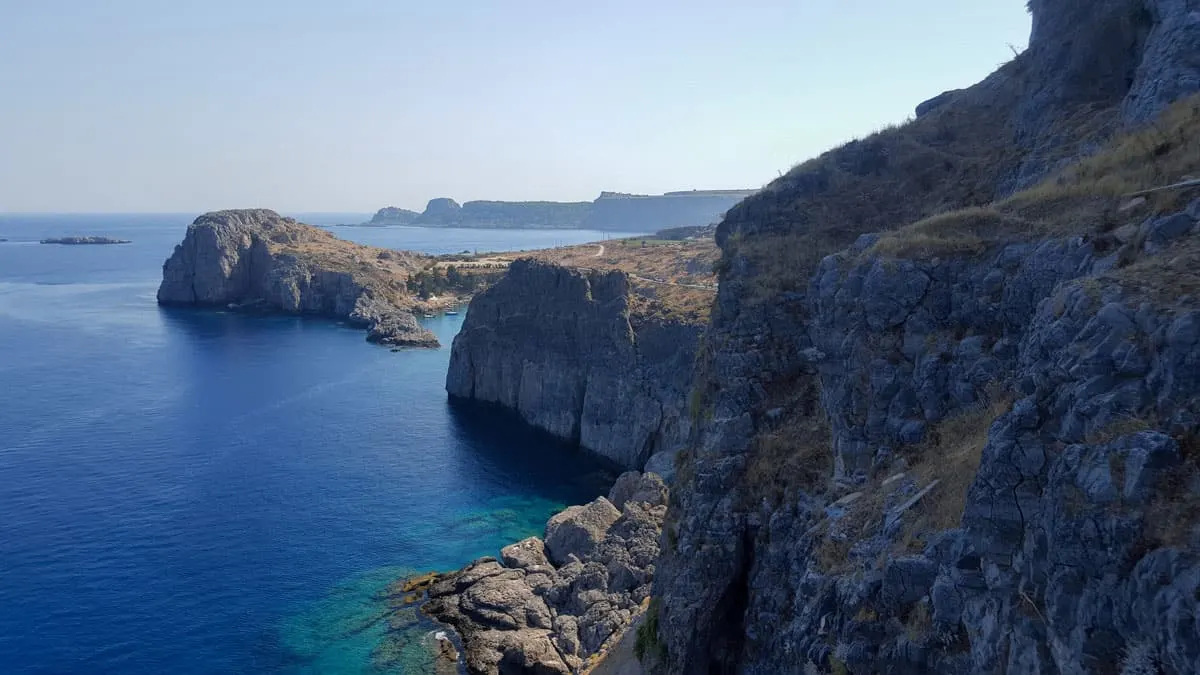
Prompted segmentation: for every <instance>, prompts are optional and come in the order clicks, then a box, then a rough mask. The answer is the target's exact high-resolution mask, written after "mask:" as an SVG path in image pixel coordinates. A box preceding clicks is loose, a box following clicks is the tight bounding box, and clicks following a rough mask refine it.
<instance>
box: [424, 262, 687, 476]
mask: <svg viewBox="0 0 1200 675" xmlns="http://www.w3.org/2000/svg"><path fill="white" fill-rule="evenodd" d="M629 293H630V290H629V281H628V279H627V277H626V276H625V274H624V273H622V272H609V273H589V272H581V271H578V270H572V269H567V268H564V267H560V266H557V265H554V264H550V263H544V262H539V261H535V260H518V261H516V262H514V263H513V264H512V266H511V267H510V268H509V271H508V274H507V275H505V277H504V278H503V279H502V280H501V281H500V282H499V283H497V284H496V285H495V286H493V287H492V288H490V289H488V290H487V291H484V292H483V293H480V294H479V295H477V296H475V298H474V299H473V300H472V301H471V305H470V311H469V312H468V313H467V318H466V320H465V321H464V323H463V327H462V330H461V331H460V332H459V334H458V336H457V337H455V338H454V346H453V350H452V352H451V355H450V368H449V371H448V372H447V375H446V391H447V392H449V394H450V395H451V396H455V397H458V398H464V399H471V400H476V401H483V402H489V403H498V404H500V405H503V406H504V407H506V408H510V409H512V410H514V411H516V412H517V413H518V414H520V416H521V417H522V418H523V419H524V420H525V421H526V422H528V423H530V424H532V425H533V426H536V427H538V428H540V429H543V430H545V431H548V432H550V433H552V434H554V435H555V436H558V437H559V438H562V439H565V440H567V441H571V442H576V443H578V444H579V445H581V446H582V447H584V448H587V449H588V450H591V451H593V452H596V453H598V454H600V455H603V456H605V457H608V458H609V459H612V460H614V461H616V462H618V463H620V464H622V465H624V466H627V467H630V468H636V469H641V468H642V467H643V466H644V465H645V463H646V461H647V460H649V459H650V458H651V457H652V456H655V455H656V454H657V455H659V456H660V457H666V458H669V457H671V456H673V455H674V453H675V452H676V451H677V450H678V449H679V448H680V447H682V445H683V444H684V442H685V441H686V439H687V434H688V431H689V430H690V428H691V423H690V416H689V413H688V409H687V408H688V406H687V395H688V390H689V388H690V385H691V377H692V364H693V360H694V358H695V353H696V345H697V344H698V342H699V336H700V327H699V326H695V325H689V324H682V323H675V322H668V321H658V320H650V319H646V320H643V319H640V318H639V317H637V316H634V315H631V313H630V307H629ZM671 464H672V463H671V462H670V461H669V460H668V461H660V462H659V463H658V464H656V465H655V466H656V468H660V470H662V469H663V468H665V467H666V466H670V465H671Z"/></svg>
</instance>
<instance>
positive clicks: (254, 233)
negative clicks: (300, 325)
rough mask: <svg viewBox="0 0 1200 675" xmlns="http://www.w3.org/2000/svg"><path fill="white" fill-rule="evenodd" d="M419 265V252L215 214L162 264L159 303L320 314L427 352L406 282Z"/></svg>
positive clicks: (429, 343) (252, 216)
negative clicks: (371, 245) (366, 244)
mask: <svg viewBox="0 0 1200 675" xmlns="http://www.w3.org/2000/svg"><path fill="white" fill-rule="evenodd" d="M421 268H422V257H421V256H418V255H415V254H409V253H404V252H399V251H390V250H386V249H377V248H373V247H369V246H362V245H359V244H354V243H352V242H348V241H343V240H341V239H338V238H337V237H335V236H333V235H332V234H330V233H328V232H326V231H324V230H322V229H319V228H316V227H313V226H311V225H305V224H303V223H299V222H296V221H295V220H293V219H291V218H285V217H283V216H280V215H279V214H277V213H275V212H274V211H269V210H266V209H253V210H239V211H217V212H214V213H206V214H204V215H202V216H200V217H199V218H197V219H196V221H195V222H193V223H192V224H191V225H190V226H189V227H188V230H187V235H186V236H185V237H184V240H183V243H181V244H179V245H178V246H176V247H175V252H174V253H173V254H172V255H171V257H170V258H169V259H168V260H167V261H166V262H165V263H164V264H163V280H162V284H161V285H160V286H159V289H158V302H159V304H161V305H192V306H214V307H227V308H230V309H237V310H243V311H276V312H283V313H288V314H311V315H318V316H327V317H330V318H336V319H343V320H346V321H349V322H350V323H352V324H354V325H358V326H362V327H364V328H367V329H368V331H369V332H368V339H370V340H372V341H374V342H380V343H384V344H391V345H402V346H416V347H436V346H437V344H438V341H437V338H436V337H434V335H433V333H430V332H429V331H428V330H426V329H424V328H422V327H421V326H420V325H419V324H418V323H417V321H416V319H414V318H413V315H412V313H411V309H412V308H413V306H414V305H415V300H414V298H412V297H411V296H410V295H409V294H408V292H407V288H406V285H405V282H406V280H408V279H409V278H410V277H411V276H413V275H414V274H415V273H417V272H418V271H419V270H420V269H421Z"/></svg>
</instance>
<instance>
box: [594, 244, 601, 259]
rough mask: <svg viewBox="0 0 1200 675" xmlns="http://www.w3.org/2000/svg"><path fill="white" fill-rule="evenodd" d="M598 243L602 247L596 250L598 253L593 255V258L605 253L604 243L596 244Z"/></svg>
mask: <svg viewBox="0 0 1200 675" xmlns="http://www.w3.org/2000/svg"><path fill="white" fill-rule="evenodd" d="M596 245H597V246H599V247H600V250H599V251H596V255H594V256H592V257H593V258H599V257H600V256H602V255H604V244H596Z"/></svg>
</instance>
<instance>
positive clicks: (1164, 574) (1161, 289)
mask: <svg viewBox="0 0 1200 675" xmlns="http://www.w3.org/2000/svg"><path fill="white" fill-rule="evenodd" d="M1030 8H1031V10H1032V11H1033V12H1034V34H1033V36H1032V39H1031V46H1030V49H1029V51H1028V52H1027V53H1025V54H1023V55H1021V56H1020V57H1018V58H1017V59H1015V60H1014V61H1013V62H1012V63H1011V64H1009V65H1007V66H1005V67H1004V68H1002V69H1001V70H1000V71H998V72H997V73H996V74H994V75H993V76H991V77H989V78H988V79H987V80H985V81H984V82H983V83H981V84H980V85H977V86H975V87H971V88H969V89H966V90H963V91H961V92H958V93H956V94H954V95H953V96H950V97H946V98H944V99H942V100H940V101H937V102H936V104H935V105H932V106H929V107H924V108H923V113H924V114H923V115H922V116H921V118H920V119H918V120H916V121H914V122H913V123H912V124H911V125H910V126H909V127H907V128H906V129H905V130H904V131H903V132H898V133H896V134H894V135H892V134H889V133H886V132H885V133H883V134H879V135H877V136H875V137H871V138H868V139H864V140H862V141H859V142H855V143H851V144H849V145H847V146H845V147H843V148H840V149H838V150H835V151H833V152H831V153H828V154H827V155H825V156H823V157H821V158H818V159H816V160H813V161H812V162H808V163H805V164H803V165H801V166H800V167H798V168H797V169H796V170H794V171H793V172H792V173H791V174H789V175H788V176H785V177H783V178H781V179H780V180H779V181H776V182H775V183H773V184H772V185H769V186H768V187H767V188H765V189H764V190H763V191H762V192H761V193H760V194H759V195H758V196H756V197H752V198H750V199H748V200H746V201H745V202H743V203H742V204H741V205H739V206H738V207H735V209H734V210H733V211H731V212H730V214H729V215H728V216H727V217H726V219H725V221H724V222H723V223H722V224H721V225H720V226H719V227H718V233H717V240H718V243H719V244H720V245H721V247H722V249H723V251H724V256H723V259H722V261H721V267H722V274H721V279H720V289H719V292H718V299H717V304H716V307H715V309H714V316H713V325H712V327H711V328H710V331H709V333H708V336H707V337H706V339H705V342H704V345H703V346H702V348H701V357H700V361H702V362H703V363H704V372H703V373H702V377H701V379H700V387H699V391H700V392H701V393H702V394H703V396H702V398H701V407H702V414H701V415H699V420H700V421H699V423H698V425H697V429H696V430H695V433H694V436H693V442H692V443H690V447H689V448H688V452H687V453H686V461H685V462H684V463H683V464H682V466H681V468H680V476H681V479H680V480H679V481H677V482H676V483H675V484H674V485H673V490H672V505H671V510H670V513H669V516H668V520H667V522H666V524H665V525H664V527H665V528H666V529H667V530H668V531H670V532H672V533H673V536H674V537H675V539H676V541H677V545H676V546H666V547H664V551H663V553H662V556H661V558H660V561H659V564H658V574H657V575H656V579H655V583H654V595H655V597H656V599H660V600H661V603H662V614H661V617H660V620H659V631H658V633H659V636H660V638H661V640H662V641H663V643H664V645H665V650H666V651H667V653H668V655H669V658H668V659H667V661H666V663H665V666H664V670H665V671H666V672H669V673H673V674H677V675H683V674H689V675H690V674H691V673H697V672H709V673H715V672H719V673H754V674H763V675H765V674H768V673H771V674H774V673H795V672H852V673H885V672H886V673H914V674H916V673H963V674H966V673H994V674H996V675H999V674H1000V673H1072V674H1077V673H1078V674H1082V673H1123V674H1131V673H1149V672H1153V673H1172V674H1174V673H1192V672H1200V633H1198V632H1197V629H1196V623H1195V621H1194V620H1193V619H1192V617H1194V616H1195V615H1196V613H1197V612H1198V611H1200V607H1198V606H1197V605H1198V604H1200V603H1198V601H1197V594H1196V584H1197V582H1198V580H1200V541H1198V539H1197V536H1198V532H1197V530H1196V525H1195V524H1196V523H1197V522H1198V521H1197V518H1196V514H1197V513H1200V510H1197V509H1200V478H1198V475H1200V474H1198V473H1197V468H1196V463H1195V462H1196V460H1195V455H1194V453H1195V448H1196V447H1197V441H1196V439H1197V438H1200V412H1198V411H1200V379H1198V376H1200V370H1197V357H1196V353H1197V351H1196V346H1195V344H1196V340H1197V339H1200V331H1198V329H1197V326H1198V325H1200V324H1198V323H1197V322H1198V321H1200V315H1198V314H1197V312H1200V305H1198V297H1200V295H1198V294H1197V288H1200V286H1198V283H1197V272H1196V270H1200V240H1198V239H1197V228H1198V227H1200V226H1198V225H1197V223H1196V220H1197V215H1198V214H1196V213H1194V212H1192V211H1191V210H1190V209H1189V210H1181V209H1180V208H1179V203H1180V202H1183V201H1184V200H1183V199H1178V198H1177V199H1176V200H1175V202H1174V203H1172V205H1171V206H1170V207H1169V208H1163V209H1162V210H1161V211H1157V212H1155V213H1154V217H1153V218H1151V219H1149V220H1145V221H1143V220H1141V219H1134V218H1133V217H1131V216H1126V215H1113V214H1120V213H1124V212H1121V211H1119V210H1118V209H1119V208H1120V204H1121V202H1122V201H1124V198H1122V199H1119V197H1120V195H1118V196H1114V197H1112V199H1111V201H1112V202H1113V203H1112V204H1111V205H1110V206H1107V208H1106V209H1105V210H1104V211H1102V212H1098V215H1097V216H1096V217H1095V221H1094V222H1087V223H1086V224H1085V223H1080V222H1078V221H1079V220H1081V219H1082V218H1081V214H1080V213H1078V212H1075V213H1063V214H1060V215H1061V216H1062V218H1061V222H1055V223H1053V225H1054V226H1055V228H1057V229H1054V230H1053V231H1051V232H1047V231H1045V230H1043V231H1040V232H1037V233H1034V232H1033V231H1031V230H1025V231H1021V229H1020V228H1019V227H1014V229H1013V230H1012V234H1011V236H1009V237H1008V238H1007V239H1004V238H991V239H987V242H986V243H983V242H982V239H985V238H983V237H981V242H980V243H979V244H978V245H977V246H973V247H968V248H960V249H956V248H954V247H947V246H939V243H941V244H944V242H945V240H946V239H948V238H950V237H951V236H954V235H961V234H962V233H961V232H956V231H955V226H954V224H953V223H943V224H945V225H946V228H945V230H942V231H940V232H935V231H934V230H935V229H936V228H931V229H930V230H926V231H924V232H923V233H922V234H923V235H925V236H926V237H927V239H926V240H925V241H924V242H923V243H922V244H921V245H919V246H916V247H914V248H915V249H919V252H918V253H896V252H895V250H889V249H888V248H887V247H886V246H877V244H881V243H886V241H883V240H882V239H881V236H880V235H879V234H871V232H873V231H875V230H879V231H884V230H888V229H895V228H898V227H903V226H904V225H906V224H909V223H914V222H917V221H921V220H923V219H925V218H927V217H929V216H932V215H934V214H936V213H939V212H943V211H946V210H947V209H948V208H949V209H954V208H960V207H970V206H979V205H983V204H989V203H992V202H994V201H995V200H998V199H1003V198H1004V197H1006V196H1007V195H1010V194H1012V193H1013V192H1014V191H1015V190H1019V189H1021V188H1022V187H1024V186H1028V185H1031V184H1034V183H1036V182H1037V181H1039V180H1041V179H1043V178H1045V177H1046V176H1047V175H1052V173H1053V172H1054V171H1055V170H1057V169H1058V168H1061V167H1062V166H1063V165H1064V164H1065V163H1068V162H1071V161H1074V160H1077V159H1079V158H1080V157H1081V156H1083V155H1087V154H1089V153H1094V152H1096V151H1097V150H1098V149H1100V148H1101V147H1103V143H1104V141H1105V140H1106V139H1107V138H1109V136H1110V135H1111V134H1112V133H1113V132H1114V131H1116V130H1117V129H1120V128H1126V127H1128V126H1129V125H1133V126H1136V125H1138V124H1140V123H1143V122H1145V121H1146V120H1149V119H1151V117H1152V116H1153V115H1155V114H1158V113H1160V112H1162V111H1163V108H1164V106H1165V105H1166V104H1168V103H1170V102H1171V101H1173V100H1176V99H1178V98H1179V97H1180V96H1181V95H1183V94H1185V93H1188V92H1194V91H1196V90H1197V89H1198V88H1200V84H1198V83H1197V82H1196V81H1194V80H1193V78H1192V77H1191V76H1190V75H1189V73H1191V72H1192V69H1193V67H1194V64H1195V59H1196V55H1197V53H1198V51H1197V47H1196V45H1197V42H1196V41H1195V40H1193V39H1189V37H1188V36H1189V35H1190V32H1189V31H1190V30H1191V28H1190V26H1191V23H1192V22H1193V21H1194V20H1195V17H1196V12H1197V10H1198V9H1200V7H1198V6H1197V5H1196V4H1195V3H1194V2H1188V1H1182V2H1173V1H1171V0H1163V1H1161V2H1159V1H1146V2H1143V1H1141V0H1105V1H1104V2H1094V3H1073V2H1067V1H1066V0H1043V1H1039V2H1032V3H1030ZM1155 73H1161V74H1162V75H1157V74H1155ZM1159 93H1162V94H1163V95H1162V97H1161V98H1160V97H1159ZM984 113H986V115H985V114H984ZM984 118H989V119H992V120H993V121H994V123H989V124H982V125H975V126H974V127H971V128H968V127H965V126H964V127H959V126H956V125H957V124H958V123H959V121H961V120H971V119H984ZM1189 129H1190V130H1189V131H1187V132H1185V134H1184V136H1185V137H1189V136H1190V137H1194V126H1193V127H1190V128H1189ZM926 133H928V135H925V134H926ZM963 138H969V139H970V140H971V142H972V143H973V144H974V145H972V146H971V147H972V148H974V149H976V150H981V149H983V148H988V147H993V148H995V149H996V152H995V153H994V154H992V155H989V156H988V157H986V158H985V160H984V161H978V162H972V161H967V162H961V161H960V160H962V158H963V157H967V158H977V157H979V155H973V154H970V153H964V154H956V153H950V152H947V148H950V147H953V146H954V144H955V139H963ZM902 141H903V142H902ZM910 141H911V144H909V145H905V143H906V142H910ZM926 141H928V142H929V145H928V146H926V148H925V149H928V148H933V149H935V150H936V152H935V151H934V150H930V153H931V154H930V155H928V156H923V155H922V154H921V152H920V150H918V149H917V148H918V147H919V144H920V143H923V142H926ZM960 147H962V146H960ZM1160 147H1162V148H1163V152H1168V151H1170V150H1171V149H1172V147H1178V146H1171V144H1169V143H1168V144H1162V145H1161V146H1160ZM981 152H988V151H987V150H981ZM1006 153H1007V154H1006ZM934 156H936V157H937V159H936V160H933V159H931V158H932V157H934ZM926 159H929V160H930V161H929V162H928V163H926V162H925V160H926ZM1146 161H1148V162H1149V163H1151V165H1152V163H1153V161H1154V160H1153V158H1152V157H1151V158H1150V159H1149V160H1146ZM939 171H946V172H947V173H944V174H938V172H939ZM1191 171H1194V169H1193V168H1191V165H1189V167H1188V168H1186V169H1176V170H1172V171H1171V172H1169V174H1168V175H1166V176H1164V177H1163V179H1162V182H1164V183H1169V182H1172V181H1175V180H1179V179H1182V178H1183V177H1184V176H1183V175H1180V174H1184V173H1187V172H1191ZM939 176H940V177H939ZM1092 178H1096V177H1095V176H1093V177H1092ZM947 185H953V186H969V189H966V190H964V191H962V192H958V193H955V192H951V191H947V190H946V187H945V186H947ZM846 186H851V187H853V188H854V189H848V188H847V187H846ZM1148 187H1153V185H1139V188H1148ZM1081 211H1082V213H1085V214H1086V213H1087V211H1086V210H1081ZM1072 219H1075V221H1074V222H1073V221H1072ZM830 223H833V225H830ZM1109 226H1111V228H1112V229H1111V230H1110V229H1108V228H1109ZM856 228H857V229H856ZM865 228H869V229H865ZM961 229H968V228H967V227H966V225H965V224H963V225H962V228H961ZM1071 233H1078V234H1071ZM1084 233H1086V234H1084ZM914 236H915V235H914ZM856 240H857V241H856ZM804 244H808V245H809V246H810V247H811V248H812V249H814V250H817V251H820V255H814V256H812V257H806V256H803V255H799V254H796V255H791V254H790V251H789V249H788V246H789V245H791V246H792V247H794V248H797V249H798V248H800V247H801V246H802V245H804ZM831 254H832V255H831ZM1131 260H1138V261H1139V262H1136V263H1131V262H1130V261H1131Z"/></svg>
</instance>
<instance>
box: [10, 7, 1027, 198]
mask: <svg viewBox="0 0 1200 675" xmlns="http://www.w3.org/2000/svg"><path fill="white" fill-rule="evenodd" d="M1029 23H1030V18H1029V15H1028V14H1027V12H1026V10H1025V0H905V1H903V2H902V1H900V0H824V1H822V2H814V1H812V0H744V1H741V2H735V1H733V0H728V1H726V2H711V1H708V0H691V1H684V0H605V1H604V2H571V1H566V2H564V1H563V0H558V1H557V2H550V1H549V0H546V1H543V0H508V1H505V2H500V1H491V2H485V1H483V0H476V1H469V0H441V1H435V0H424V1H421V2H410V1H407V0H333V1H331V0H169V1H168V0H103V1H99V0H0V212H59V213H62V212H198V211H208V210H215V209H221V208H250V207H268V208H274V209H277V210H280V211H288V212H298V211H308V212H313V211H353V212H369V211H374V210H375V209H377V208H380V207H383V206H388V205H394V206H401V207H406V208H411V209H415V210H421V209H422V208H424V205H425V202H426V201H427V200H428V199H430V198H433V197H441V196H448V197H453V198H455V199H458V200H459V201H460V202H461V201H467V200H472V199H504V200H536V199H545V200H563V201H574V200H590V199H593V198H595V197H596V196H597V195H598V194H599V193H600V191H601V190H612V191H621V192H636V193H660V192H664V191H668V190H688V189H710V188H758V187H761V186H762V185H764V184H766V183H767V182H769V181H770V180H771V179H773V178H775V177H776V176H778V175H779V173H780V172H785V171H787V170H788V169H789V168H790V167H792V166H793V165H795V164H797V163H799V162H800V161H802V160H804V159H807V158H809V157H812V156H814V155H817V154H819V153H820V152H822V151H824V150H827V149H829V148H831V147H834V146H836V145H839V144H841V143H843V142H845V141H848V140H851V139H853V138H856V137H860V136H863V135H866V134H869V133H871V132H872V131H875V130H877V129H879V128H881V127H883V126H885V125H887V124H889V123H895V122H900V121H903V120H904V119H906V118H907V117H910V116H911V114H912V110H913V108H914V107H915V106H916V105H917V104H918V103H920V102H921V101H923V100H925V99H927V98H930V97H932V96H934V95H936V94H938V93H939V92H941V91H944V90H946V89H952V88H957V87H963V86H967V85H970V84H972V83H974V82H976V81H978V80H980V79H982V78H983V77H984V76H986V75H987V74H988V73H989V72H991V71H992V70H994V69H995V68H996V67H997V66H998V65H1000V64H1001V63H1003V62H1005V61H1007V60H1009V59H1011V58H1012V55H1013V52H1012V50H1013V49H1018V50H1020V49H1023V48H1024V46H1025V44H1026V42H1027V40H1028V34H1029Z"/></svg>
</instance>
